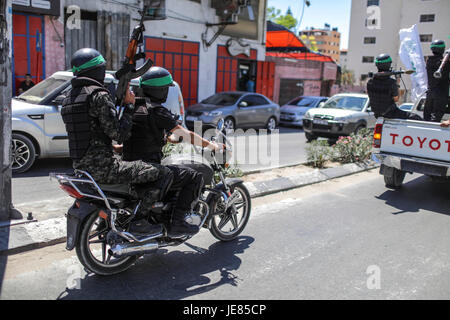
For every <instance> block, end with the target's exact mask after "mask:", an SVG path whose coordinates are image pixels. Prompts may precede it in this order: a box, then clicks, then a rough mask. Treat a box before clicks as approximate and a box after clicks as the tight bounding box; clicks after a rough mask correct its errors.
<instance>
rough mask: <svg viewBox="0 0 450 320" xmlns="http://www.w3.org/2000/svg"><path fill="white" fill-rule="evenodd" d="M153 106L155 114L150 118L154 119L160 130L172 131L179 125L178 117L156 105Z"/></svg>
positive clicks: (151, 114)
mask: <svg viewBox="0 0 450 320" xmlns="http://www.w3.org/2000/svg"><path fill="white" fill-rule="evenodd" d="M152 106H153V107H152V108H153V112H152V113H150V114H149V116H152V117H153V120H154V123H155V125H156V126H157V127H158V128H159V129H164V130H166V131H171V130H173V129H174V128H175V127H176V126H177V125H178V122H177V120H176V116H175V115H174V114H173V113H172V112H170V111H169V110H168V109H166V108H164V107H163V106H161V105H157V104H154V103H152Z"/></svg>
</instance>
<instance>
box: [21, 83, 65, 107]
mask: <svg viewBox="0 0 450 320" xmlns="http://www.w3.org/2000/svg"><path fill="white" fill-rule="evenodd" d="M70 79H72V78H71V77H70V76H51V77H50V78H47V79H45V80H44V81H41V82H39V83H38V84H36V85H35V86H34V87H32V88H31V89H29V90H27V91H25V92H24V93H22V94H21V95H20V96H19V97H18V99H20V100H24V101H26V102H29V103H33V104H39V103H40V102H41V101H42V100H44V98H45V97H47V96H48V95H49V94H50V93H52V92H53V91H54V90H55V89H57V88H59V87H60V86H62V85H63V84H65V83H67V82H68V81H70Z"/></svg>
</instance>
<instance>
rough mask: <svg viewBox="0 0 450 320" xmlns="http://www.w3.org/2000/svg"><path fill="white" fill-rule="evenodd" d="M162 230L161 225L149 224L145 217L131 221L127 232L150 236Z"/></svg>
mask: <svg viewBox="0 0 450 320" xmlns="http://www.w3.org/2000/svg"><path fill="white" fill-rule="evenodd" d="M162 231H163V228H162V225H160V224H151V223H150V222H148V221H147V219H140V220H136V221H131V223H130V229H129V232H130V233H132V234H134V235H140V236H150V235H152V234H157V233H160V232H162Z"/></svg>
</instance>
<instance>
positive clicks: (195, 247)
mask: <svg viewBox="0 0 450 320" xmlns="http://www.w3.org/2000/svg"><path fill="white" fill-rule="evenodd" d="M184 244H185V245H187V246H188V247H189V248H191V249H193V250H195V251H197V252H198V253H205V252H206V251H208V250H206V249H203V248H200V247H197V246H194V245H193V244H190V243H187V242H185V243H184Z"/></svg>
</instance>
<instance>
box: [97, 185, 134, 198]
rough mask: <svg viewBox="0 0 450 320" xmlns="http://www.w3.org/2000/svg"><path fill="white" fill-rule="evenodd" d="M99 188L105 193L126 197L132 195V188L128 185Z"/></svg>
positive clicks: (101, 186)
mask: <svg viewBox="0 0 450 320" xmlns="http://www.w3.org/2000/svg"><path fill="white" fill-rule="evenodd" d="M98 186H99V187H100V189H102V191H103V192H110V193H115V194H120V195H125V196H126V195H129V194H130V187H129V186H128V184H99V185H98Z"/></svg>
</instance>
